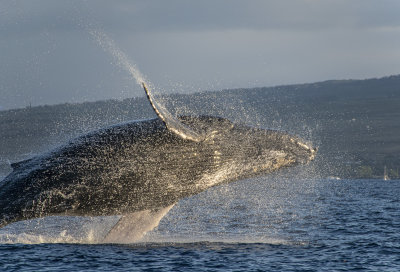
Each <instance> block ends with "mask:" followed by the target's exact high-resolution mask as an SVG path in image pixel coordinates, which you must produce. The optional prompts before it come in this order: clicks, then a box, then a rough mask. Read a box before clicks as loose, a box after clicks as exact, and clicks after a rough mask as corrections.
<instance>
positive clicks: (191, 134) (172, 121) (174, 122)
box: [142, 82, 205, 142]
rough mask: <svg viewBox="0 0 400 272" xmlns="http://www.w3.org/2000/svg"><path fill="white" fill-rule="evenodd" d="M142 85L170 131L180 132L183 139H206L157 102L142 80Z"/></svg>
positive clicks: (198, 140) (197, 140)
mask: <svg viewBox="0 0 400 272" xmlns="http://www.w3.org/2000/svg"><path fill="white" fill-rule="evenodd" d="M142 85H143V88H144V91H145V92H146V95H147V98H148V99H149V101H150V104H151V106H152V107H153V109H154V111H155V112H156V114H157V115H158V117H159V118H160V119H161V120H162V121H163V122H164V123H165V125H166V126H167V128H168V129H169V130H170V131H172V132H174V133H176V134H178V135H179V136H180V137H182V138H183V139H188V140H192V141H195V142H200V141H202V140H204V139H205V135H201V134H199V133H197V132H196V131H194V130H193V129H191V128H190V127H188V126H186V125H185V124H183V123H182V122H181V121H179V120H178V119H177V118H176V117H174V116H173V115H172V114H171V113H170V112H169V111H168V110H167V109H166V108H165V107H164V106H162V105H160V104H159V103H157V101H155V100H154V99H153V97H152V94H151V92H150V89H149V88H148V87H147V86H146V84H145V83H144V82H142Z"/></svg>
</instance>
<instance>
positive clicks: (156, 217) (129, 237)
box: [103, 204, 175, 244]
mask: <svg viewBox="0 0 400 272" xmlns="http://www.w3.org/2000/svg"><path fill="white" fill-rule="evenodd" d="M174 205H175V204H172V205H171V206H168V207H164V208H161V209H159V210H157V211H151V210H144V211H140V212H134V213H130V214H126V215H123V216H122V217H121V219H120V220H119V221H118V222H117V224H115V226H114V227H113V228H112V229H111V230H110V231H109V232H108V234H107V235H106V237H105V238H104V240H103V242H104V243H117V244H129V243H135V242H137V241H139V240H140V239H141V238H143V236H144V235H145V234H146V233H147V232H149V231H151V230H153V229H154V228H155V227H157V226H158V224H159V223H160V221H161V219H162V218H163V217H164V216H165V215H166V214H167V213H168V211H169V210H170V209H172V207H173V206H174Z"/></svg>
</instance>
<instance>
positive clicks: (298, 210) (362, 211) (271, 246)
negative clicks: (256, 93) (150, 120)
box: [0, 175, 400, 271]
mask: <svg viewBox="0 0 400 272" xmlns="http://www.w3.org/2000/svg"><path fill="white" fill-rule="evenodd" d="M116 220H118V218H115V217H101V218H65V217H52V218H47V219H42V220H33V221H28V222H20V223H16V224H13V225H9V226H7V227H5V228H3V229H1V230H0V271H400V181H399V180H397V181H396V180H392V181H383V180H334V179H331V180H330V179H296V178H287V177H286V178H280V177H279V175H277V176H274V177H263V178H256V179H250V180H244V181H239V182H236V183H233V184H229V185H223V186H220V187H215V188H212V189H210V190H208V191H206V192H203V193H201V194H199V195H197V196H193V197H190V198H187V199H183V200H182V201H180V202H179V203H178V204H177V205H176V206H175V207H174V208H173V209H172V210H171V211H170V212H169V213H168V214H167V215H166V216H165V217H164V218H163V219H162V221H161V223H160V225H159V226H158V227H157V228H156V229H155V230H153V231H151V232H149V233H147V235H146V236H145V237H144V238H143V240H142V241H140V242H138V243H135V244H102V243H101V237H102V236H103V235H104V234H105V233H106V232H107V231H108V229H109V228H110V227H111V226H112V225H113V223H115V222H116Z"/></svg>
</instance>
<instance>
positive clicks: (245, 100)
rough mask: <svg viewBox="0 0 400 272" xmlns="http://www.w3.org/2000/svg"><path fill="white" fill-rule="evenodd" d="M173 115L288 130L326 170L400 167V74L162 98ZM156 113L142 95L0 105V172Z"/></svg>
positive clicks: (348, 173) (365, 173)
mask: <svg viewBox="0 0 400 272" xmlns="http://www.w3.org/2000/svg"><path fill="white" fill-rule="evenodd" d="M157 99H159V100H160V101H161V102H163V103H164V104H165V105H166V106H167V107H168V109H170V111H172V112H173V113H174V114H209V115H219V116H223V117H227V118H229V119H231V120H233V121H236V122H243V123H247V124H252V125H254V126H261V127H268V128H273V129H280V130H285V131H288V132H290V133H292V134H296V135H299V136H301V137H303V138H306V139H307V140H309V141H310V142H312V143H313V144H314V145H316V146H318V148H319V156H318V157H317V160H316V162H315V163H316V164H317V165H318V168H319V169H320V173H321V174H322V175H324V176H329V175H334V176H341V177H353V178H354V177H360V178H370V177H379V176H382V174H383V168H384V166H385V165H386V166H387V168H388V169H389V174H390V176H391V177H392V178H398V177H399V168H400V76H391V77H385V78H380V79H367V80H337V81H325V82H318V83H312V84H301V85H288V86H276V87H265V88H252V89H234V90H222V91H215V92H202V93H195V94H188V95H184V94H175V95H169V96H164V97H157ZM151 117H155V114H154V113H153V111H152V109H151V107H150V105H149V103H148V101H146V99H145V98H144V97H142V98H132V99H126V100H123V101H117V100H109V101H99V102H90V103H82V104H62V105H52V106H39V107H32V108H31V107H27V108H24V109H15V110H8V111H0V175H2V174H4V173H6V172H7V171H9V170H10V168H9V165H8V162H9V161H15V160H20V159H23V158H26V157H29V156H31V155H32V154H35V153H39V152H42V151H44V150H47V149H49V148H50V147H52V146H55V145H59V144H61V143H63V142H64V141H66V140H68V139H70V138H72V137H75V136H77V135H79V134H82V133H85V132H87V131H90V130H93V129H96V128H100V127H104V126H106V125H109V124H112V123H118V122H123V121H127V120H136V119H144V118H151Z"/></svg>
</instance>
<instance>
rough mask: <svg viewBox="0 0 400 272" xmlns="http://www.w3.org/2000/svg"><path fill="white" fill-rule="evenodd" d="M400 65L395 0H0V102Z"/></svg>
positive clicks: (268, 82) (229, 84)
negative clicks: (122, 59)
mask: <svg viewBox="0 0 400 272" xmlns="http://www.w3.org/2000/svg"><path fill="white" fill-rule="evenodd" d="M93 32H96V33H102V34H104V35H105V36H107V37H109V40H110V41H111V42H112V43H113V45H114V47H115V48H118V49H117V51H118V50H120V51H118V52H122V54H123V55H124V56H126V59H128V60H129V61H130V63H131V64H133V65H135V67H136V68H137V69H139V70H140V72H141V73H142V74H144V75H145V76H146V78H147V79H148V80H149V81H151V82H152V84H153V85H154V86H155V87H156V88H157V91H159V92H160V93H172V92H181V93H187V92H197V91H205V90H220V89H227V88H251V87H263V86H275V85H286V84H296V83H309V82H316V81H323V80H330V79H364V78H372V77H383V76H389V75H395V74H400V1H399V0H379V1H378V0H290V1H289V0H246V1H245V0H241V1H239V0H202V1H198V0H168V1H165V0H132V1H128V0H126V1H118V0H116V1H106V0H86V1H84V0H80V1H76V0H73V1H54V0H37V1H30V0H25V1H18V0H12V1H11V0H2V1H0V110H5V109H12V108H21V107H26V106H29V105H32V106H36V105H44V104H58V103H65V102H68V103H76V102H84V101H96V100H104V99H124V98H128V97H135V96H143V95H144V94H143V90H142V89H141V86H139V85H138V84H136V81H135V80H134V79H133V78H132V76H131V74H130V73H129V72H128V71H127V70H126V69H124V67H123V66H121V65H118V60H117V59H116V58H115V55H114V56H113V53H115V52H110V51H112V50H110V49H109V48H107V46H104V43H102V41H99V40H98V39H96V38H95V37H94V36H93V35H91V34H90V33H93Z"/></svg>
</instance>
